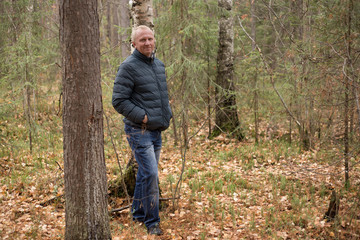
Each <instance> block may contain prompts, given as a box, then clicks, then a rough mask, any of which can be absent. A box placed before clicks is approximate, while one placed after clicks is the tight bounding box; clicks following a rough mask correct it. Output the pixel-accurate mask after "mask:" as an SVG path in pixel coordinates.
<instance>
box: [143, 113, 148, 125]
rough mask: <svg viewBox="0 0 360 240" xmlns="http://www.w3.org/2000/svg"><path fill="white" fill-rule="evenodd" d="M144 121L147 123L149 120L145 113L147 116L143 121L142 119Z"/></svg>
mask: <svg viewBox="0 0 360 240" xmlns="http://www.w3.org/2000/svg"><path fill="white" fill-rule="evenodd" d="M142 122H143V123H147V122H148V117H147V115H146V114H145V117H144V119H143V121H142Z"/></svg>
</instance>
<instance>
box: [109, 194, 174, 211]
mask: <svg viewBox="0 0 360 240" xmlns="http://www.w3.org/2000/svg"><path fill="white" fill-rule="evenodd" d="M175 199H180V196H179V197H176V198H172V197H170V198H159V201H160V202H165V201H170V200H175ZM130 207H131V204H129V205H126V206H124V207H121V208H116V209H111V211H110V212H111V213H114V212H121V211H123V210H125V209H128V208H130Z"/></svg>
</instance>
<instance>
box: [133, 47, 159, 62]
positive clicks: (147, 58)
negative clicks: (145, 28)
mask: <svg viewBox="0 0 360 240" xmlns="http://www.w3.org/2000/svg"><path fill="white" fill-rule="evenodd" d="M133 55H134V56H135V57H136V58H139V59H140V60H142V61H144V62H146V63H153V62H154V54H151V57H147V56H145V55H144V54H142V53H141V52H139V51H138V50H137V49H136V48H135V50H134V52H133Z"/></svg>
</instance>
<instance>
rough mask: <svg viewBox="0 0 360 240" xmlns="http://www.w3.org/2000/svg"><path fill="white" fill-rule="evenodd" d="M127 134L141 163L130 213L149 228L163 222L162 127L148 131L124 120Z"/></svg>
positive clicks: (137, 159) (136, 157)
mask: <svg viewBox="0 0 360 240" xmlns="http://www.w3.org/2000/svg"><path fill="white" fill-rule="evenodd" d="M125 133H126V138H127V140H128V142H129V145H130V147H131V150H132V152H133V154H134V156H135V159H136V161H137V163H138V165H139V169H138V173H137V176H136V184H135V192H134V201H133V204H132V207H131V213H132V215H133V219H134V220H138V221H140V222H144V223H145V226H146V227H147V228H150V227H152V226H154V225H156V224H158V223H160V217H159V185H158V182H159V180H158V179H159V178H158V163H159V158H160V150H161V131H149V130H144V129H140V128H134V127H131V126H129V125H127V124H125Z"/></svg>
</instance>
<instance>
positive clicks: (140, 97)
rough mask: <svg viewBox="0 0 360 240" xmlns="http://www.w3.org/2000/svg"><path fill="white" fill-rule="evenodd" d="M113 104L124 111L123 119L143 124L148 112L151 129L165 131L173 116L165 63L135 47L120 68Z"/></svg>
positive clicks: (148, 127)
mask: <svg viewBox="0 0 360 240" xmlns="http://www.w3.org/2000/svg"><path fill="white" fill-rule="evenodd" d="M112 104H113V106H114V108H115V110H116V111H117V112H119V113H120V114H122V115H123V116H124V117H125V118H124V122H125V123H126V124H128V125H130V126H133V127H138V128H141V127H144V126H143V124H142V120H143V119H144V117H145V114H146V115H147V117H148V122H147V123H146V125H145V127H146V129H149V130H160V131H163V130H165V129H167V128H168V127H169V124H170V119H171V117H172V113H171V109H170V104H169V96H168V90H167V84H166V76H165V66H164V64H163V63H162V62H161V61H160V60H159V59H157V58H154V57H151V58H148V57H147V56H145V55H143V54H141V53H140V52H139V51H138V50H136V49H135V50H134V52H133V54H131V55H130V56H129V57H128V58H127V59H126V60H125V61H124V62H123V63H122V64H121V65H120V67H119V69H118V72H117V74H116V78H115V82H114V89H113V95H112Z"/></svg>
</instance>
